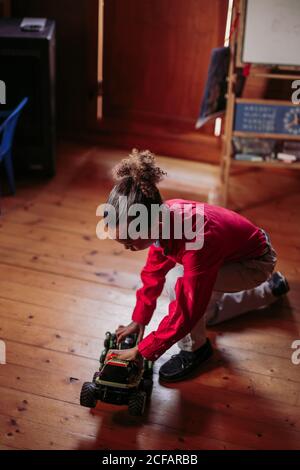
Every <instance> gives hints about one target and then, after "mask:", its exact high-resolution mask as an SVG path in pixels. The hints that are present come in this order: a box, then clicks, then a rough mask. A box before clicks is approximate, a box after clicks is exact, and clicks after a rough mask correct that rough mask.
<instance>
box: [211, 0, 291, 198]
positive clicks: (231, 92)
mask: <svg viewBox="0 0 300 470" xmlns="http://www.w3.org/2000/svg"><path fill="white" fill-rule="evenodd" d="M245 9H246V0H235V2H234V6H233V11H232V21H231V36H230V42H229V47H230V64H229V73H228V78H227V81H228V87H227V106H226V116H225V125H224V134H223V136H222V138H223V148H222V157H221V186H220V193H221V194H220V199H221V200H220V203H221V204H222V205H224V206H227V204H228V191H229V180H230V170H231V166H232V165H234V166H237V165H240V166H241V165H243V166H249V167H251V166H252V167H253V166H257V167H268V168H270V167H271V168H289V169H300V163H292V164H289V163H284V162H280V161H274V162H271V161H264V162H252V161H238V160H234V159H233V158H232V156H233V145H232V138H233V136H237V137H249V138H251V137H252V138H261V139H267V138H274V139H280V140H294V141H296V140H297V141H300V136H291V135H285V134H265V133H261V134H259V133H252V132H242V133H241V132H234V111H235V105H236V103H237V102H238V100H239V98H237V97H236V95H235V85H236V81H237V73H236V71H237V68H239V67H244V66H245V65H247V64H243V63H242V62H241V48H242V41H243V33H244V19H245ZM272 68H273V67H272ZM276 70H277V72H276V71H275V72H265V71H262V67H261V66H255V65H253V66H252V67H251V69H250V72H249V76H251V77H255V78H267V79H268V78H269V79H278V80H297V79H300V75H299V74H298V75H295V74H293V72H294V73H295V72H299V67H280V66H278V67H276ZM280 70H285V71H287V72H286V73H278V71H280ZM289 71H290V72H292V73H288V72H289ZM240 100H241V99H240ZM241 101H242V100H241ZM247 101H248V102H251V100H250V99H248V100H247ZM252 101H253V102H260V103H265V104H276V103H277V104H278V103H279V102H280V103H281V104H286V103H287V102H286V101H284V100H268V99H263V98H259V99H254V100H252ZM288 104H289V105H292V103H291V102H288ZM295 106H296V105H295Z"/></svg>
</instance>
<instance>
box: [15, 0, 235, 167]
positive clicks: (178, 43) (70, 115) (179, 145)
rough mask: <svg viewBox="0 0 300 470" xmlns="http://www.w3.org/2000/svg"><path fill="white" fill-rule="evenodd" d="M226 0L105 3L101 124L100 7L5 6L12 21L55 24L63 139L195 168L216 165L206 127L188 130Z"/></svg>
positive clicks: (83, 2) (35, 1)
mask: <svg viewBox="0 0 300 470" xmlns="http://www.w3.org/2000/svg"><path fill="white" fill-rule="evenodd" d="M227 3H228V2H227V0H210V1H207V0H105V2H104V15H105V16H104V63H103V74H104V96H103V102H104V117H105V119H104V120H103V121H102V122H101V123H100V122H99V121H97V115H96V110H97V96H96V93H97V91H96V90H97V54H98V48H97V31H98V14H97V10H98V0H76V1H72V0H51V1H45V0H26V2H25V1H24V0H12V14H13V15H14V16H19V17H22V16H46V17H49V18H52V19H55V20H56V24H57V124H58V126H57V127H58V131H59V133H60V134H61V135H75V136H79V135H80V134H81V133H86V131H90V133H89V135H88V138H89V139H91V140H93V139H94V140H95V141H97V142H104V143H105V144H114V145H119V146H123V147H126V148H130V147H132V146H140V147H150V148H151V149H152V150H153V151H155V152H157V153H164V154H170V155H175V156H180V157H185V158H192V159H197V160H203V161H215V162H217V161H218V160H219V154H220V141H219V140H218V139H217V138H215V137H214V136H213V135H212V126H211V125H208V126H207V127H205V128H204V129H203V130H201V131H197V132H196V131H195V130H194V123H195V120H196V117H197V114H198V110H199V105H200V100H201V96H202V94H203V89H204V85H205V80H206V75H207V68H208V63H209V57H210V53H211V49H212V48H213V47H215V46H220V45H222V44H223V40H224V30H225V23H226V14H227Z"/></svg>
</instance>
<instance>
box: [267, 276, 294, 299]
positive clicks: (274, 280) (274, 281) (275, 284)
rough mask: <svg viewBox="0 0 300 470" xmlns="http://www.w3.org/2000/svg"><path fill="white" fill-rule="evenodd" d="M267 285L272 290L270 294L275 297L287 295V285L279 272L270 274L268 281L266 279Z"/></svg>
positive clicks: (288, 288) (288, 287)
mask: <svg viewBox="0 0 300 470" xmlns="http://www.w3.org/2000/svg"><path fill="white" fill-rule="evenodd" d="M268 283H269V285H270V287H271V289H272V294H273V295H275V297H280V296H281V295H284V294H287V293H288V291H289V290H290V286H289V283H288V282H287V280H286V278H285V277H284V276H283V274H281V273H280V272H279V271H276V272H275V273H273V274H272V276H271V277H270V279H268Z"/></svg>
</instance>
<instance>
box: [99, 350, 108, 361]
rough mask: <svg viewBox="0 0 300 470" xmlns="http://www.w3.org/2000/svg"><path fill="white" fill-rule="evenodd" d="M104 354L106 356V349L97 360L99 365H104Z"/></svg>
mask: <svg viewBox="0 0 300 470" xmlns="http://www.w3.org/2000/svg"><path fill="white" fill-rule="evenodd" d="M106 354H107V349H104V350H103V351H102V353H101V356H100V359H99V362H100V364H104V361H105V358H106Z"/></svg>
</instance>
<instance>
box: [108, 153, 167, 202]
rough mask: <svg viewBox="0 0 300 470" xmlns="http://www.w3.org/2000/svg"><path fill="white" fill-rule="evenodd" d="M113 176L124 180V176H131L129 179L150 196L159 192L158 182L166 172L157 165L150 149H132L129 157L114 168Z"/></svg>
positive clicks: (130, 182)
mask: <svg viewBox="0 0 300 470" xmlns="http://www.w3.org/2000/svg"><path fill="white" fill-rule="evenodd" d="M112 173H113V178H114V180H115V181H120V182H121V181H122V180H123V179H124V178H130V180H129V181H128V183H129V185H130V184H131V185H132V186H133V187H134V186H135V187H136V189H137V188H139V189H140V191H141V192H142V193H143V194H144V195H145V196H146V197H149V198H152V197H154V196H155V194H156V193H157V191H158V190H157V187H156V185H157V183H159V182H160V181H161V180H162V179H163V177H164V175H166V172H165V171H163V170H161V169H160V168H159V167H158V166H156V165H155V156H154V154H153V153H151V152H150V151H149V150H142V151H141V152H139V151H138V150H137V149H132V152H131V153H130V154H129V158H124V159H123V160H122V161H121V162H120V163H118V164H117V165H116V166H115V167H114V168H113V171H112Z"/></svg>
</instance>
